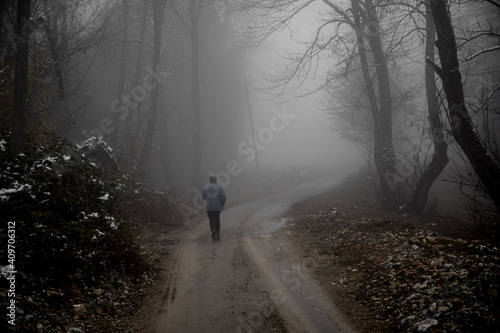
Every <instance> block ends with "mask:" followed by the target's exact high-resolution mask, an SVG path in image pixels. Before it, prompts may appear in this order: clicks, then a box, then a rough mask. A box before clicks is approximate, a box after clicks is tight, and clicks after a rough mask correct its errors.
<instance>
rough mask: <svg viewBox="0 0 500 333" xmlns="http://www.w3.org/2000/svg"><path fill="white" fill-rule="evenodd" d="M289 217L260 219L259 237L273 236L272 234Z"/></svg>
mask: <svg viewBox="0 0 500 333" xmlns="http://www.w3.org/2000/svg"><path fill="white" fill-rule="evenodd" d="M288 220H289V218H287V217H282V218H280V219H272V220H262V221H261V222H260V223H259V227H260V231H261V232H260V237H262V238H271V237H274V234H275V233H276V231H278V229H281V228H282V227H283V226H285V224H286V223H287V222H288Z"/></svg>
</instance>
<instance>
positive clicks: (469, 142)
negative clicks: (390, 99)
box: [430, 0, 500, 212]
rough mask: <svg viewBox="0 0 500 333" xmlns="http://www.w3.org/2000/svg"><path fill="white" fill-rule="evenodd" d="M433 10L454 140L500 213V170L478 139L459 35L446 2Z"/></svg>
mask: <svg viewBox="0 0 500 333" xmlns="http://www.w3.org/2000/svg"><path fill="white" fill-rule="evenodd" d="M430 6H431V9H432V15H433V17H434V22H435V24H436V32H437V39H438V40H437V42H436V45H437V48H438V50H439V59H440V60H441V68H438V67H437V66H436V67H437V73H438V75H439V77H440V78H441V80H442V81H443V88H444V91H445V94H446V99H447V101H448V112H449V118H450V122H451V128H452V134H453V137H454V138H455V140H456V141H457V143H458V144H459V146H460V148H461V149H462V150H463V152H464V153H465V155H466V156H467V158H468V160H469V162H470V164H471V165H472V167H473V169H474V171H475V173H476V175H477V177H478V178H479V179H480V181H481V183H482V184H483V186H484V188H485V189H486V191H487V192H488V194H489V196H490V198H491V199H492V200H493V202H494V204H495V206H496V208H497V211H499V212H500V166H499V165H498V163H497V161H495V160H494V159H493V157H492V154H489V153H488V151H487V149H486V147H485V146H484V144H483V142H482V141H481V138H480V137H479V136H478V134H477V132H476V130H475V128H474V125H473V123H472V120H471V117H470V115H469V112H468V110H467V107H466V105H465V97H464V91H463V85H462V77H461V74H460V71H459V63H458V56H457V44H456V40H455V32H454V30H453V26H452V24H451V18H450V16H449V14H448V10H447V7H446V1H445V0H430Z"/></svg>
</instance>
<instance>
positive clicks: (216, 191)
mask: <svg viewBox="0 0 500 333" xmlns="http://www.w3.org/2000/svg"><path fill="white" fill-rule="evenodd" d="M209 180H210V183H209V184H207V185H206V186H205V187H204V188H203V191H202V192H201V197H202V198H203V200H205V202H206V203H207V215H208V220H209V222H210V231H212V240H213V241H215V240H220V212H221V211H222V209H223V208H224V205H225V204H226V192H225V191H224V188H222V186H220V185H219V184H217V177H215V176H210V179H209Z"/></svg>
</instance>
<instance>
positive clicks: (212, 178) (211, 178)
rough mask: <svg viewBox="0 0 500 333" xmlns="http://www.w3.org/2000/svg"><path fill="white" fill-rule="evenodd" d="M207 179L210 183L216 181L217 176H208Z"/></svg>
mask: <svg viewBox="0 0 500 333" xmlns="http://www.w3.org/2000/svg"><path fill="white" fill-rule="evenodd" d="M209 179H210V182H211V183H217V177H215V176H210V178H209Z"/></svg>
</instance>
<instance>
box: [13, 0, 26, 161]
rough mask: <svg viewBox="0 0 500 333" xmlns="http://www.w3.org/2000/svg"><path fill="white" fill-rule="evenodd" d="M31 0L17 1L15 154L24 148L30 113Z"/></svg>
mask: <svg viewBox="0 0 500 333" xmlns="http://www.w3.org/2000/svg"><path fill="white" fill-rule="evenodd" d="M30 12H31V8H30V0H19V1H18V2H17V26H16V36H17V40H16V43H17V53H16V65H15V74H14V75H15V77H14V110H13V112H12V133H11V152H12V154H13V155H17V154H19V153H20V152H21V151H23V150H24V146H25V135H26V115H27V113H28V101H27V96H28V59H29V37H30V36H29V29H30V27H29V20H30Z"/></svg>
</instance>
